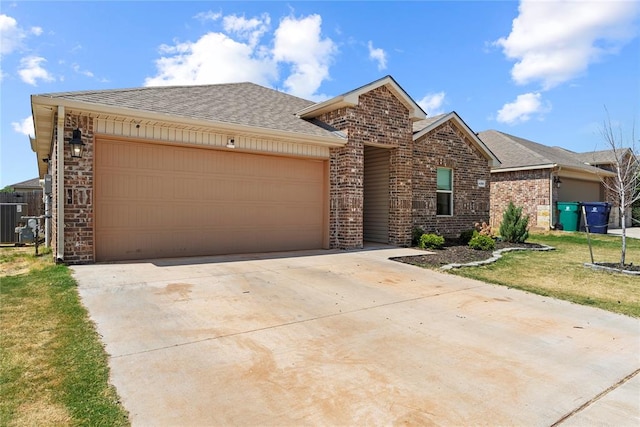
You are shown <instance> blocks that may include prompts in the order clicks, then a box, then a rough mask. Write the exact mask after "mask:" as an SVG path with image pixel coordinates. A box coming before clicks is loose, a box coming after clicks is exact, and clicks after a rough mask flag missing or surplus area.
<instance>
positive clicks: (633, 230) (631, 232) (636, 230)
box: [607, 227, 640, 239]
mask: <svg viewBox="0 0 640 427" xmlns="http://www.w3.org/2000/svg"><path fill="white" fill-rule="evenodd" d="M607 234H613V235H614V236H621V235H622V228H614V229H611V228H609V229H608V230H607ZM627 237H631V238H633V239H640V227H627Z"/></svg>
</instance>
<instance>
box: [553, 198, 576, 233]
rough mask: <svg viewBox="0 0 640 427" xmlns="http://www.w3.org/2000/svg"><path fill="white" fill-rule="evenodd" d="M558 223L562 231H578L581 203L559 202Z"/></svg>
mask: <svg viewBox="0 0 640 427" xmlns="http://www.w3.org/2000/svg"><path fill="white" fill-rule="evenodd" d="M558 211H559V212H560V215H559V216H558V222H559V223H560V225H561V227H562V230H565V231H578V226H579V225H580V203H579V202H558Z"/></svg>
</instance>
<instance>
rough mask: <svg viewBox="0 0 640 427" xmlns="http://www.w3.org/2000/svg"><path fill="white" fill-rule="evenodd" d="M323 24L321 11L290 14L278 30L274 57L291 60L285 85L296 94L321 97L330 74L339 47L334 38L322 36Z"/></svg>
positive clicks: (286, 60)
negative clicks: (313, 13) (318, 92)
mask: <svg viewBox="0 0 640 427" xmlns="http://www.w3.org/2000/svg"><path fill="white" fill-rule="evenodd" d="M321 26H322V18H321V17H320V15H309V16H307V17H305V18H301V19H296V18H294V17H287V18H284V19H283V20H282V21H280V25H279V26H278V28H277V29H276V31H275V40H274V48H273V57H274V59H275V60H276V61H278V62H285V63H289V64H291V73H290V74H289V77H287V79H286V80H285V81H284V86H285V87H286V88H287V91H288V92H289V93H291V94H292V95H296V96H299V97H302V98H308V99H312V98H317V95H315V94H316V91H317V90H318V88H319V87H320V85H321V84H322V82H323V81H324V80H325V79H327V78H329V65H330V64H331V62H332V61H333V56H334V55H335V54H336V53H337V47H336V45H335V43H334V42H333V40H331V39H330V38H324V39H323V38H322V36H321V34H320V30H321Z"/></svg>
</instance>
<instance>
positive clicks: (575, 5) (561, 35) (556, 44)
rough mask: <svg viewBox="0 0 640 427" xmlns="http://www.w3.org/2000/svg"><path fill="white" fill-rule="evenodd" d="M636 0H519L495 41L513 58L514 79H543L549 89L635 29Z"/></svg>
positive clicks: (621, 42)
mask: <svg viewBox="0 0 640 427" xmlns="http://www.w3.org/2000/svg"><path fill="white" fill-rule="evenodd" d="M639 4H640V3H638V2H635V1H589V2H584V1H571V0H568V1H567V0H553V1H536V0H522V1H521V3H520V7H519V15H518V17H517V18H515V19H514V20H513V26H512V29H511V33H510V34H509V36H508V37H506V38H504V37H503V38H500V39H498V40H497V41H496V42H495V43H494V44H495V45H497V46H500V47H502V49H503V52H504V54H505V55H506V56H507V57H508V58H509V59H513V60H516V63H515V65H514V66H513V68H512V70H511V76H512V78H513V80H514V81H515V82H516V83H517V84H527V83H532V82H540V83H542V87H543V89H550V88H552V87H554V86H557V85H559V84H562V83H564V82H566V81H568V80H571V79H572V78H574V77H576V76H578V75H580V74H581V73H583V72H584V71H586V69H587V68H588V66H589V65H590V64H591V63H593V62H596V61H598V60H600V59H601V58H602V57H603V56H605V55H607V54H614V53H617V52H618V51H619V49H620V48H621V47H622V46H623V45H624V44H625V43H626V42H627V41H628V40H630V39H632V38H633V37H634V36H635V35H636V34H635V33H636V30H635V28H634V24H633V22H634V19H635V17H636V15H637V14H638V11H639V10H640V7H639Z"/></svg>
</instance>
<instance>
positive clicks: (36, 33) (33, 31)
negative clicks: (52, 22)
mask: <svg viewBox="0 0 640 427" xmlns="http://www.w3.org/2000/svg"><path fill="white" fill-rule="evenodd" d="M31 34H33V35H34V36H39V35H41V34H42V27H31Z"/></svg>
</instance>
